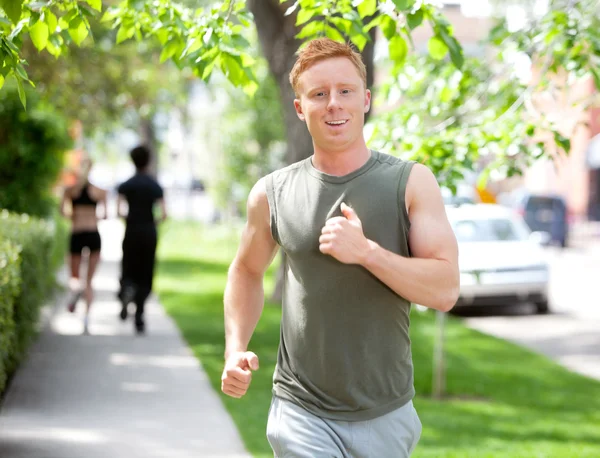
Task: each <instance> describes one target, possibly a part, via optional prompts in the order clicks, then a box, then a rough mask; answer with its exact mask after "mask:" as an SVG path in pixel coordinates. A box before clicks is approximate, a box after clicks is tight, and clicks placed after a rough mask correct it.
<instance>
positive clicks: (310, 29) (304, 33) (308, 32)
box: [296, 21, 323, 39]
mask: <svg viewBox="0 0 600 458" xmlns="http://www.w3.org/2000/svg"><path fill="white" fill-rule="evenodd" d="M321 30H323V24H322V23H320V22H317V21H314V22H309V23H308V24H306V25H305V26H304V27H302V30H301V31H300V33H299V34H298V35H296V38H298V39H303V38H308V37H312V36H314V35H318V33H319V32H320V31H321Z"/></svg>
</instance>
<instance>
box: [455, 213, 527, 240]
mask: <svg viewBox="0 0 600 458" xmlns="http://www.w3.org/2000/svg"><path fill="white" fill-rule="evenodd" d="M452 228H453V229H454V233H455V235H456V239H457V240H458V242H499V241H517V240H526V239H527V237H528V235H529V234H528V231H527V229H525V228H524V227H521V226H520V225H519V224H517V223H516V222H515V221H513V220H511V219H508V218H493V219H461V220H458V221H454V222H453V223H452Z"/></svg>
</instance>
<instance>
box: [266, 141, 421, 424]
mask: <svg viewBox="0 0 600 458" xmlns="http://www.w3.org/2000/svg"><path fill="white" fill-rule="evenodd" d="M412 165H413V163H412V162H406V161H402V160H400V159H398V158H395V157H393V156H389V155H386V154H382V153H379V152H376V151H372V152H371V157H370V158H369V160H368V161H367V162H366V164H364V165H363V166H362V167H361V168H359V169H358V170H355V171H354V172H352V173H350V174H348V175H345V176H341V177H337V176H332V175H327V174H325V173H323V172H320V171H319V170H317V169H315V168H314V167H313V165H312V161H311V158H308V159H306V160H304V161H301V162H298V163H296V164H293V165H291V166H289V167H286V168H283V169H281V170H278V171H276V172H273V173H272V174H270V175H268V176H267V177H266V188H267V198H268V201H269V208H270V213H271V231H272V234H273V237H274V239H275V241H276V242H277V243H278V244H279V245H280V246H281V248H282V249H283V250H284V252H285V253H286V255H287V266H286V270H285V277H284V288H283V305H282V319H281V335H280V345H279V352H278V356H277V366H276V369H275V374H274V377H273V393H274V394H275V395H276V396H279V397H281V398H283V399H287V400H288V401H291V402H294V403H296V404H298V405H300V406H302V407H304V408H305V409H307V410H308V411H310V412H312V413H314V414H316V415H318V416H320V417H323V418H330V419H335V420H348V421H362V420H369V419H372V418H376V417H378V416H381V415H385V414H386V413H388V412H391V411H392V410H394V409H397V408H399V407H402V406H403V405H404V404H406V403H407V402H408V401H410V400H411V399H412V398H413V396H414V387H413V366H412V357H411V350H410V339H409V337H408V327H409V312H410V303H409V302H408V301H407V300H406V299H404V298H402V297H399V296H398V295H397V294H396V293H395V292H394V291H392V290H391V289H390V288H389V287H388V286H386V285H385V284H384V283H382V282H381V281H380V280H378V279H377V278H376V277H375V276H374V275H372V274H371V273H370V272H369V271H367V270H366V269H365V268H364V267H361V266H359V265H347V264H343V263H341V262H339V261H337V260H336V259H335V258H333V257H331V256H328V255H325V254H322V253H321V252H320V251H319V236H320V235H321V229H322V228H323V226H324V225H325V222H326V221H327V220H328V219H329V218H332V217H334V216H342V213H341V210H340V204H341V203H342V202H345V203H346V204H347V205H349V206H351V207H352V208H353V209H354V210H355V211H356V213H357V215H358V217H359V218H360V219H361V221H362V225H363V231H364V234H365V236H366V237H367V238H369V239H371V240H373V241H375V242H376V243H378V244H379V245H380V246H381V247H383V248H385V249H387V250H389V251H392V252H394V253H397V254H400V255H402V256H410V253H409V247H408V229H409V220H408V215H407V212H406V205H405V202H404V195H405V189H406V183H407V180H408V176H409V174H410V170H411V168H412Z"/></svg>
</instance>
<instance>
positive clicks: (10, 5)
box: [0, 0, 23, 24]
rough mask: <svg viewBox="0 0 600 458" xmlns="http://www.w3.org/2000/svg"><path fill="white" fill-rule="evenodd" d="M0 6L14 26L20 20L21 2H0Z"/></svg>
mask: <svg viewBox="0 0 600 458" xmlns="http://www.w3.org/2000/svg"><path fill="white" fill-rule="evenodd" d="M0 6H1V7H2V9H3V10H4V12H5V13H6V15H7V16H8V18H9V19H10V20H11V21H13V23H14V24H16V23H17V22H19V19H21V12H22V8H23V0H0Z"/></svg>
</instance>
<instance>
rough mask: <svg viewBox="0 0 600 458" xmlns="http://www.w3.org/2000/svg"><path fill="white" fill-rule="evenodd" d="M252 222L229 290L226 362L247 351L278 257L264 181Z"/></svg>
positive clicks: (252, 199) (251, 203) (252, 198)
mask: <svg viewBox="0 0 600 458" xmlns="http://www.w3.org/2000/svg"><path fill="white" fill-rule="evenodd" d="M247 212H248V221H247V222H246V225H245V227H244V230H243V233H242V238H241V242H240V246H239V248H238V252H237V254H236V256H235V259H234V260H233V262H232V264H231V266H230V268H229V274H228V278H227V286H226V288H225V358H226V359H227V357H228V356H229V355H230V354H232V353H234V352H243V351H246V349H247V347H248V343H249V342H250V338H251V337H252V334H253V332H254V329H255V328H256V324H257V323H258V320H259V318H260V315H261V313H262V309H263V305H264V290H263V277H264V273H265V271H266V270H267V268H268V267H269V265H270V264H271V262H272V261H273V258H274V257H275V254H276V253H277V244H276V242H275V241H274V240H273V237H272V235H271V229H270V216H269V203H268V201H267V194H266V187H265V183H264V179H261V180H259V181H258V182H257V183H256V185H255V186H254V187H253V188H252V190H251V191H250V195H249V196H248V204H247Z"/></svg>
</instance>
